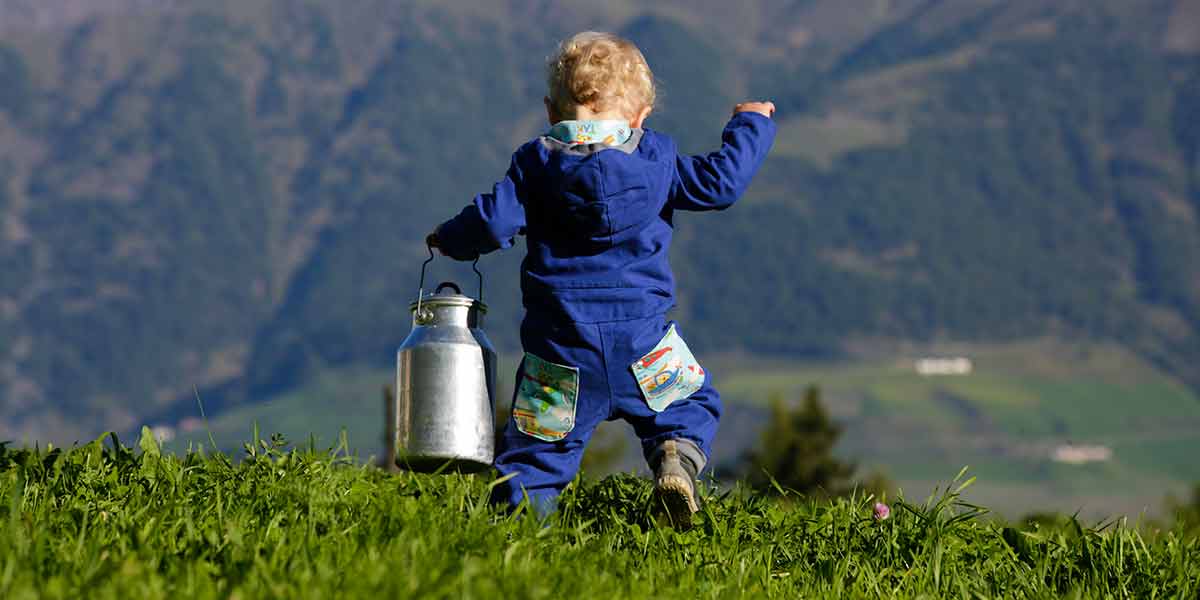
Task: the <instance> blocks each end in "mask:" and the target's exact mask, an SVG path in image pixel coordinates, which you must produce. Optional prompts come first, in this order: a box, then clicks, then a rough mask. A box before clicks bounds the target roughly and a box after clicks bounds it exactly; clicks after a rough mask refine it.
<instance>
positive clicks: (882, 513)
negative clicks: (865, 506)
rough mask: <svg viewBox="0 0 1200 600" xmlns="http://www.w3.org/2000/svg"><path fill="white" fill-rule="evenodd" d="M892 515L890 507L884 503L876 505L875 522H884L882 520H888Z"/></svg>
mask: <svg viewBox="0 0 1200 600" xmlns="http://www.w3.org/2000/svg"><path fill="white" fill-rule="evenodd" d="M891 514H892V509H890V508H888V505H886V504H884V503H882V502H876V503H875V520H876V521H882V520H884V519H886V518H888V517H889V516H891Z"/></svg>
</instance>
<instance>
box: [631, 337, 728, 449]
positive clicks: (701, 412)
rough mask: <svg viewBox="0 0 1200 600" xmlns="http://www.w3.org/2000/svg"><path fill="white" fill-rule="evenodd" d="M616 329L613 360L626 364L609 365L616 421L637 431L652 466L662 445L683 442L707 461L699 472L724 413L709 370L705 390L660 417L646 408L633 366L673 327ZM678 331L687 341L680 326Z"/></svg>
mask: <svg viewBox="0 0 1200 600" xmlns="http://www.w3.org/2000/svg"><path fill="white" fill-rule="evenodd" d="M614 325H619V327H616V329H617V330H618V331H614V332H613V333H614V335H613V337H614V338H615V339H616V340H617V346H618V347H616V348H614V349H613V350H614V352H613V354H614V355H619V356H622V357H625V358H626V360H622V361H620V362H621V363H622V364H612V365H609V379H610V381H612V395H613V404H614V406H613V416H619V417H621V418H623V419H625V420H626V421H628V422H629V423H630V424H631V425H633V429H634V431H635V432H636V433H637V435H638V437H639V438H640V439H641V441H642V453H643V455H644V456H645V457H646V461H647V462H648V463H650V464H651V466H653V465H654V464H655V463H656V460H657V457H656V452H657V451H658V449H659V448H660V446H661V445H662V443H663V442H665V441H667V440H672V439H681V440H684V441H685V442H690V444H691V445H693V446H694V447H695V449H697V450H699V453H700V455H699V457H700V458H702V459H703V460H702V461H701V462H700V464H697V465H695V466H696V468H697V470H699V469H701V468H703V467H704V464H705V463H707V462H708V458H709V457H710V456H711V454H712V441H713V438H714V437H716V435H717V424H718V422H719V421H720V419H721V412H722V406H721V395H720V394H719V393H718V392H717V390H716V388H714V387H713V386H712V373H711V372H709V371H708V370H707V369H706V370H705V371H706V373H705V378H704V384H703V385H702V386H701V387H700V389H699V390H697V391H695V392H693V393H692V394H691V395H690V396H688V397H687V398H683V399H679V400H675V401H673V402H671V403H670V404H668V405H667V406H666V408H664V409H663V410H662V411H661V412H656V411H654V410H652V409H651V408H650V406H649V405H648V404H647V403H646V399H645V397H644V396H643V394H642V390H641V388H639V387H638V383H637V380H636V379H635V378H634V375H633V372H632V371H631V369H630V365H631V364H633V362H634V361H635V360H638V359H639V358H641V357H643V356H645V355H646V354H648V353H649V352H650V351H651V350H653V349H654V347H655V346H656V345H657V344H658V343H659V342H660V341H661V340H662V339H663V336H665V335H666V334H667V331H668V330H669V329H670V323H666V322H664V320H663V319H662V318H661V317H658V318H655V319H648V320H638V321H628V322H624V323H620V324H614ZM675 331H676V334H678V335H679V336H680V337H681V338H682V337H683V333H682V331H681V330H680V328H679V326H678V324H676V330H675ZM685 341H686V339H685ZM629 357H632V358H629ZM682 452H683V453H684V454H685V455H687V456H686V457H687V458H688V459H689V460H694V459H695V458H696V457H697V455H696V452H695V451H693V450H691V449H690V448H684V449H682Z"/></svg>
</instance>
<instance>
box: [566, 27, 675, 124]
mask: <svg viewBox="0 0 1200 600" xmlns="http://www.w3.org/2000/svg"><path fill="white" fill-rule="evenodd" d="M546 67H547V69H546V85H547V87H548V88H549V92H550V93H549V100H550V105H551V107H552V108H553V109H554V110H555V112H557V113H558V115H559V116H560V117H561V118H564V119H573V118H575V117H576V111H577V108H578V107H580V106H586V107H588V108H590V109H591V110H592V111H594V112H599V113H603V112H608V111H612V110H616V111H619V112H620V113H621V114H623V115H625V116H626V117H628V118H629V119H631V120H632V119H633V118H634V117H636V115H637V114H638V113H639V112H641V111H642V110H643V109H645V108H647V107H650V108H653V106H654V99H655V89H654V74H653V73H651V72H650V65H648V64H646V57H644V56H642V51H641V50H638V47H637V46H636V45H635V44H634V43H633V42H630V41H629V40H626V39H624V38H621V37H619V36H617V35H614V34H611V33H602V32H597V31H584V32H581V33H577V34H575V35H573V36H571V37H569V38H567V39H565V40H563V42H562V43H561V44H559V46H558V50H557V51H556V52H555V53H554V54H553V55H552V56H551V57H550V60H549V61H548V62H547V65H546Z"/></svg>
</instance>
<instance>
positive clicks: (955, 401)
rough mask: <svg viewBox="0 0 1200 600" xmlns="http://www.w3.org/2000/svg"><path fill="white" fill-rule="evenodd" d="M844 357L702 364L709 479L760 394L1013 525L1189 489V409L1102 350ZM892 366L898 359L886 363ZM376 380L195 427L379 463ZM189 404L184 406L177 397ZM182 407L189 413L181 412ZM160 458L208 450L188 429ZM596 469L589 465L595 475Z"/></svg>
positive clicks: (1199, 426) (1193, 411)
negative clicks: (815, 408)
mask: <svg viewBox="0 0 1200 600" xmlns="http://www.w3.org/2000/svg"><path fill="white" fill-rule="evenodd" d="M870 347H871V350H870V351H869V352H866V351H864V353H863V354H861V355H860V356H859V358H858V359H857V360H853V361H838V362H825V363H816V362H804V361H782V360H781V361H775V362H770V361H764V360H761V359H753V360H747V359H739V358H735V357H727V358H724V359H718V358H714V360H712V361H708V362H709V367H710V371H712V372H713V373H714V376H715V377H716V380H715V381H716V384H717V386H718V388H719V389H720V390H721V392H722V395H723V398H724V400H725V402H726V407H727V409H726V412H727V417H726V418H725V419H724V421H723V423H722V427H721V429H720V431H719V433H718V438H717V442H716V445H715V452H716V454H715V455H714V464H715V468H716V474H717V477H718V478H720V479H722V480H723V481H725V482H726V483H729V482H730V481H731V480H732V478H733V476H734V475H735V474H734V472H733V471H731V470H730V468H731V467H730V465H732V463H734V462H735V458H736V457H737V456H738V455H739V454H740V453H741V452H743V451H744V450H746V449H747V448H749V447H751V446H752V445H753V444H755V443H757V440H758V428H759V427H760V426H761V425H762V424H763V423H764V419H766V418H767V414H768V413H767V411H766V410H765V406H766V403H767V401H768V400H769V399H770V398H772V397H773V396H780V397H782V398H784V399H785V400H793V401H798V400H799V398H800V397H801V394H802V392H803V389H804V388H805V387H807V386H809V385H816V386H818V387H819V388H820V389H821V391H822V395H823V398H824V402H825V404H826V406H828V407H829V410H830V412H831V414H832V415H833V416H834V417H835V418H836V419H837V420H838V421H839V422H841V423H842V424H844V425H845V427H846V433H845V435H844V437H843V440H842V442H841V443H840V444H839V447H838V452H839V454H841V455H842V456H843V457H846V458H851V459H854V460H856V461H858V462H859V463H860V466H861V469H862V471H863V472H864V473H865V472H868V471H871V470H880V471H882V472H884V473H886V474H887V475H888V476H889V477H891V478H892V479H894V480H895V481H896V482H897V483H898V484H899V485H900V486H901V487H903V488H904V489H907V490H912V489H928V488H930V487H932V486H933V485H934V483H935V482H937V481H939V480H941V479H944V478H946V477H948V476H951V475H953V474H954V473H956V472H957V471H958V470H959V469H961V468H962V467H963V466H965V465H969V466H970V468H971V471H972V473H974V474H976V475H978V476H979V482H978V483H977V484H976V485H975V486H974V487H973V488H972V490H971V491H970V498H971V499H972V501H976V502H979V503H982V504H986V505H987V506H989V507H990V508H992V509H993V510H996V511H999V512H1000V513H1002V514H1004V515H1007V516H1010V517H1016V516H1019V515H1023V514H1026V513H1028V512H1031V511H1040V510H1057V511H1062V512H1067V513H1072V512H1075V511H1077V510H1078V511H1081V514H1084V515H1088V516H1092V517H1099V516H1102V515H1113V514H1123V515H1128V516H1130V517H1135V516H1137V515H1139V514H1142V513H1149V514H1158V513H1160V512H1161V510H1162V509H1163V505H1162V500H1163V497H1164V496H1165V495H1166V494H1167V493H1169V492H1181V491H1183V490H1184V489H1185V488H1186V486H1188V485H1190V484H1191V483H1192V482H1195V481H1200V465H1198V464H1197V463H1196V461H1195V460H1194V456H1195V452H1196V448H1198V447H1200V398H1197V396H1196V395H1195V394H1194V393H1193V392H1192V391H1191V390H1190V389H1189V388H1188V387H1186V386H1185V385H1183V384H1182V383H1180V382H1179V380H1178V379H1176V378H1174V377H1171V376H1170V375H1168V374H1166V373H1164V372H1163V371H1161V370H1160V369H1157V368H1155V367H1153V366H1152V365H1149V364H1147V363H1146V362H1145V361H1143V360H1141V359H1139V358H1138V357H1136V356H1135V355H1133V354H1131V353H1129V352H1128V351H1125V350H1122V349H1121V348H1120V347H1118V346H1115V345H1110V346H1096V345H1092V344H1072V343H1067V342H1062V341H1055V340H1051V339H1040V340H1031V341H1025V342H1020V343H1011V344H991V345H980V344H970V345H964V344H960V345H942V346H933V347H930V346H912V345H907V344H896V343H888V342H882V341H877V342H874V343H872V344H871V345H870ZM930 354H932V355H936V356H958V355H965V356H969V357H971V358H972V360H973V365H974V371H973V372H972V373H971V374H970V375H967V376H941V377H924V376H920V375H918V374H917V373H916V371H915V370H914V364H913V361H914V360H915V359H917V358H920V357H922V356H925V355H930ZM897 357H905V358H897ZM502 358H503V359H504V360H502V363H503V364H502V366H501V374H502V375H501V379H500V381H499V388H500V389H499V392H498V394H497V402H498V403H499V404H500V406H501V408H506V407H507V405H508V403H509V399H510V395H511V391H510V390H511V384H512V382H511V373H512V371H513V369H515V364H514V362H513V361H514V360H515V356H514V355H512V354H506V355H504V356H503V357H502ZM392 377H393V373H392V372H391V371H390V370H382V369H380V370H373V369H366V370H363V369H347V370H333V371H329V372H326V373H324V374H322V375H321V376H319V377H317V378H316V379H315V380H314V381H313V383H312V384H310V385H307V386H304V387H303V388H301V389H298V390H296V391H293V392H289V393H285V394H281V395H279V396H275V397H273V398H271V399H269V400H267V401H266V402H263V403H258V404H254V405H249V406H246V407H242V408H238V409H235V410H232V411H229V412H227V413H224V414H222V415H219V416H216V417H215V418H213V419H212V420H211V421H210V422H209V424H210V426H211V433H212V435H213V438H214V439H215V441H216V442H217V444H218V446H219V447H220V448H222V449H225V450H228V451H236V450H237V449H239V448H240V445H241V443H242V442H243V441H244V440H245V439H246V438H247V437H248V436H250V435H251V434H252V431H253V428H254V426H256V425H257V427H258V428H259V431H260V432H261V434H262V435H263V436H266V435H269V434H271V433H276V432H278V433H282V434H284V435H286V436H287V437H288V438H290V439H295V440H301V441H303V440H307V439H309V436H310V435H315V436H316V441H317V443H318V445H320V444H334V443H336V442H337V440H338V436H339V435H340V434H341V432H342V431H343V430H344V431H345V432H346V434H347V439H348V441H349V448H350V449H351V450H352V451H354V452H356V453H357V454H358V456H359V457H360V458H363V459H366V458H368V457H370V456H377V455H379V454H380V453H381V451H382V442H381V436H382V431H383V408H382V391H381V390H382V387H383V386H384V385H386V384H388V383H390V382H391V379H392ZM193 406H195V400H193ZM195 412H196V411H195V409H194V410H193V413H195ZM186 423H187V424H188V425H189V426H191V427H195V428H196V429H193V430H192V431H188V432H182V431H181V432H179V438H178V439H176V440H174V441H172V442H171V443H170V444H169V447H171V448H172V449H174V450H176V451H183V450H186V449H187V448H188V445H189V444H192V446H193V447H196V446H198V445H201V444H203V445H204V446H206V447H210V446H211V443H210V441H209V439H208V433H209V431H210V430H207V429H204V428H202V424H201V423H200V422H199V421H196V420H189V421H187V422H186ZM601 431H602V434H601V435H600V436H599V438H598V444H597V450H598V451H599V452H601V453H607V454H608V455H609V457H608V459H607V460H603V461H599V462H598V463H590V464H592V468H593V471H594V472H593V474H601V475H602V474H606V473H611V472H621V471H628V470H637V469H642V470H644V469H645V466H644V464H643V461H642V458H641V456H640V452H639V451H638V446H637V444H636V440H635V438H634V436H633V433H632V431H630V430H629V428H628V427H626V426H623V425H619V424H615V423H614V424H606V425H604V426H603V427H602V428H601ZM1066 443H1075V444H1098V445H1103V446H1106V447H1108V448H1110V449H1111V451H1112V452H1113V456H1112V458H1111V459H1110V460H1108V461H1105V462H1101V463H1094V464H1082V465H1070V464H1062V463H1057V462H1055V461H1054V460H1052V454H1053V452H1054V450H1055V449H1056V448H1057V447H1059V446H1060V445H1062V444H1066ZM596 469H599V470H598V471H597V470H596Z"/></svg>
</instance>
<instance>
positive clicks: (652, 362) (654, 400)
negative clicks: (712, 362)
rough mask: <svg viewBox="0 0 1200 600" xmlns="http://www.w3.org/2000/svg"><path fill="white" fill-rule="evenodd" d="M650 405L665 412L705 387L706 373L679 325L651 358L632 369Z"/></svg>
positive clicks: (643, 358) (646, 358) (668, 334)
mask: <svg viewBox="0 0 1200 600" xmlns="http://www.w3.org/2000/svg"><path fill="white" fill-rule="evenodd" d="M630 369H632V370H633V376H634V377H635V378H637V382H638V387H639V388H641V390H642V396H643V397H644V398H645V399H646V404H648V405H649V406H650V410H653V411H654V412H662V411H663V410H665V409H666V408H667V406H669V405H670V404H671V403H672V402H674V401H676V400H683V399H684V398H687V397H688V396H691V395H692V394H695V393H696V392H697V391H698V390H699V389H700V388H701V387H703V386H704V369H703V368H702V367H701V366H700V363H699V362H697V361H696V357H695V356H693V355H692V351H691V349H689V348H688V346H687V344H686V343H684V341H683V338H682V337H679V334H678V333H676V332H675V324H674V323H672V324H671V328H670V329H669V330H668V331H667V335H665V336H663V338H662V340H660V341H659V342H658V345H657V346H655V347H654V350H651V351H650V353H649V354H647V355H645V356H643V357H642V358H640V359H639V360H638V361H637V362H635V363H633V365H631V366H630Z"/></svg>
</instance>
